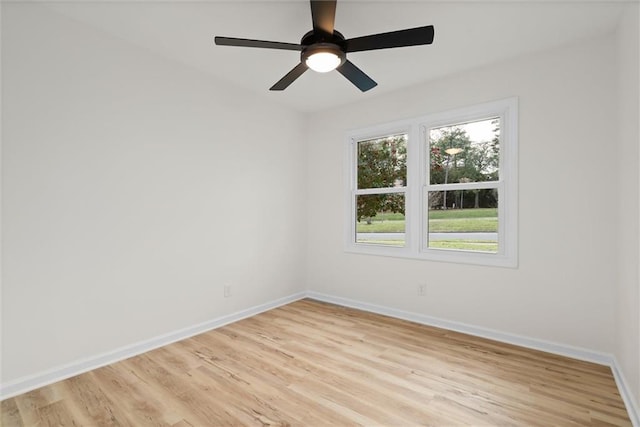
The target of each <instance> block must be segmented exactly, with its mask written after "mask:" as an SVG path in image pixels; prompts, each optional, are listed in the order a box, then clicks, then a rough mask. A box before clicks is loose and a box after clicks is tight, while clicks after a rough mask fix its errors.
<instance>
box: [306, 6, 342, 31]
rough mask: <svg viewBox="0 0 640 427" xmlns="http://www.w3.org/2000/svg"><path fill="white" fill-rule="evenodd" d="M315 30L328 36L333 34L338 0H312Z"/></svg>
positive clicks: (312, 17) (312, 16)
mask: <svg viewBox="0 0 640 427" xmlns="http://www.w3.org/2000/svg"><path fill="white" fill-rule="evenodd" d="M311 19H312V20H313V31H314V32H315V33H316V34H322V35H324V36H326V37H331V36H333V26H334V23H335V20H336V0H311Z"/></svg>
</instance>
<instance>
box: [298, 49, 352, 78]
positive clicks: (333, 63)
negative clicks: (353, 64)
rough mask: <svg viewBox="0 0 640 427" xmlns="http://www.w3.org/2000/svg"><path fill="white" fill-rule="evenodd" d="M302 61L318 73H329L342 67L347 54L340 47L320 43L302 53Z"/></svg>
mask: <svg viewBox="0 0 640 427" xmlns="http://www.w3.org/2000/svg"><path fill="white" fill-rule="evenodd" d="M302 61H303V62H304V63H305V64H306V65H307V67H309V68H311V69H312V70H313V71H316V72H318V73H328V72H329V71H333V70H335V69H336V68H338V67H339V66H340V65H342V64H343V63H344V61H345V54H344V52H343V51H342V50H341V49H340V47H339V46H338V45H334V44H330V43H318V44H315V45H311V46H309V47H308V48H307V49H305V50H304V51H303V52H302Z"/></svg>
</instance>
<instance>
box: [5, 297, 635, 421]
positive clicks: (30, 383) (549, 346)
mask: <svg viewBox="0 0 640 427" xmlns="http://www.w3.org/2000/svg"><path fill="white" fill-rule="evenodd" d="M303 298H312V299H315V300H318V301H324V302H328V303H332V304H337V305H341V306H345V307H351V308H356V309H360V310H364V311H368V312H372V313H377V314H382V315H385V316H390V317H395V318H398V319H403V320H408V321H411V322H415V323H419V324H423V325H428V326H435V327H438V328H443V329H448V330H451V331H456V332H462V333H465V334H469V335H474V336H478V337H483V338H488V339H492V340H495V341H500V342H504V343H508V344H514V345H518V346H521V347H527V348H531V349H535V350H541V351H546V352H549V353H554V354H558V355H562V356H567V357H572V358H574V359H580V360H585V361H588V362H594V363H598V364H601V365H606V366H609V367H611V371H612V372H613V377H614V378H615V381H616V384H617V386H618V389H619V391H620V395H621V396H622V399H623V401H624V403H625V405H626V407H627V411H628V413H629V417H630V418H631V422H632V424H633V426H634V427H640V410H639V409H638V405H637V404H636V400H635V398H634V396H633V394H632V393H631V389H630V388H629V387H628V385H627V382H626V381H625V379H624V376H623V375H622V372H621V370H620V368H619V365H618V362H617V360H616V358H615V357H614V356H613V355H611V354H606V353H599V352H595V351H591V350H587V349H583V348H578V347H572V346H568V345H564V344H558V343H553V342H549V341H544V340H538V339H534V338H528V337H524V336H521V335H516V334H509V333H505V332H501V331H497V330H493V329H489V328H481V327H478V326H473V325H469V324H466V323H461V322H454V321H451V320H445V319H440V318H437V317H431V316H426V315H424V314H419V313H412V312H408V311H403V310H398V309H395V308H390V307H384V306H380V305H375V304H370V303H366V302H361V301H356V300H352V299H348V298H342V297H337V296H333V295H327V294H322V293H318V292H313V291H307V292H299V293H296V294H293V295H289V296H287V297H284V298H280V299H277V300H274V301H271V302H268V303H265V304H261V305H257V306H255V307H250V308H248V309H245V310H241V311H238V312H236V313H232V314H229V315H226V316H222V317H219V318H216V319H212V320H209V321H207V322H204V323H200V324H197V325H194V326H190V327H188V328H184V329H181V330H178V331H174V332H170V333H168V334H165V335H161V336H158V337H155V338H151V339H148V340H145V341H141V342H139V343H136V344H132V345H128V346H125V347H121V348H118V349H115V350H112V351H109V352H106V353H103V354H99V355H96V356H93V357H89V358H86V359H82V360H77V361H75V362H72V363H69V364H66V365H63V366H59V367H56V368H53V369H50V370H47V371H44V372H40V373H37V374H34V375H30V376H27V377H23V378H19V379H17V380H14V381H11V382H8V383H5V384H0V400H4V399H7V398H10V397H13V396H17V395H19V394H22V393H26V392H28V391H31V390H34V389H36V388H39V387H43V386H45V385H48V384H52V383H54V382H57V381H61V380H64V379H67V378H70V377H73V376H75V375H79V374H82V373H83V372H87V371H90V370H92V369H96V368H100V367H102V366H105V365H108V364H111V363H115V362H118V361H120V360H124V359H127V358H129V357H132V356H136V355H138V354H141V353H144V352H147V351H150V350H153V349H155V348H158V347H162V346H164V345H168V344H171V343H173V342H176V341H180V340H183V339H186V338H189V337H192V336H194V335H197V334H201V333H203V332H206V331H210V330H212V329H216V328H219V327H221V326H224V325H227V324H229V323H233V322H237V321H238V320H242V319H245V318H247V317H251V316H254V315H256V314H259V313H262V312H264V311H268V310H271V309H274V308H276V307H280V306H282V305H285V304H289V303H291V302H294V301H297V300H300V299H303Z"/></svg>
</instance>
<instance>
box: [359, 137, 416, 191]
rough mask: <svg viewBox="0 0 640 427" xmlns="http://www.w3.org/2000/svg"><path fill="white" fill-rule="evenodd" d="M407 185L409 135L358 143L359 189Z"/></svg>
mask: <svg viewBox="0 0 640 427" xmlns="http://www.w3.org/2000/svg"><path fill="white" fill-rule="evenodd" d="M405 185H407V135H406V134H401V135H392V136H387V137H384V138H377V139H369V140H366V141H358V188H390V187H404V186H405Z"/></svg>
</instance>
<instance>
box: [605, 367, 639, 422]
mask: <svg viewBox="0 0 640 427" xmlns="http://www.w3.org/2000/svg"><path fill="white" fill-rule="evenodd" d="M611 357H612V359H613V363H612V364H611V372H613V378H615V380H616V384H617V385H618V390H619V391H620V396H622V401H623V402H624V404H625V406H626V407H627V412H628V413H629V418H631V424H633V427H640V407H638V404H637V403H636V402H637V400H636V399H635V397H634V396H633V393H631V389H630V388H629V386H628V384H627V381H626V380H625V378H624V375H622V371H621V370H620V365H619V364H618V359H616V357H615V356H611Z"/></svg>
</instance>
